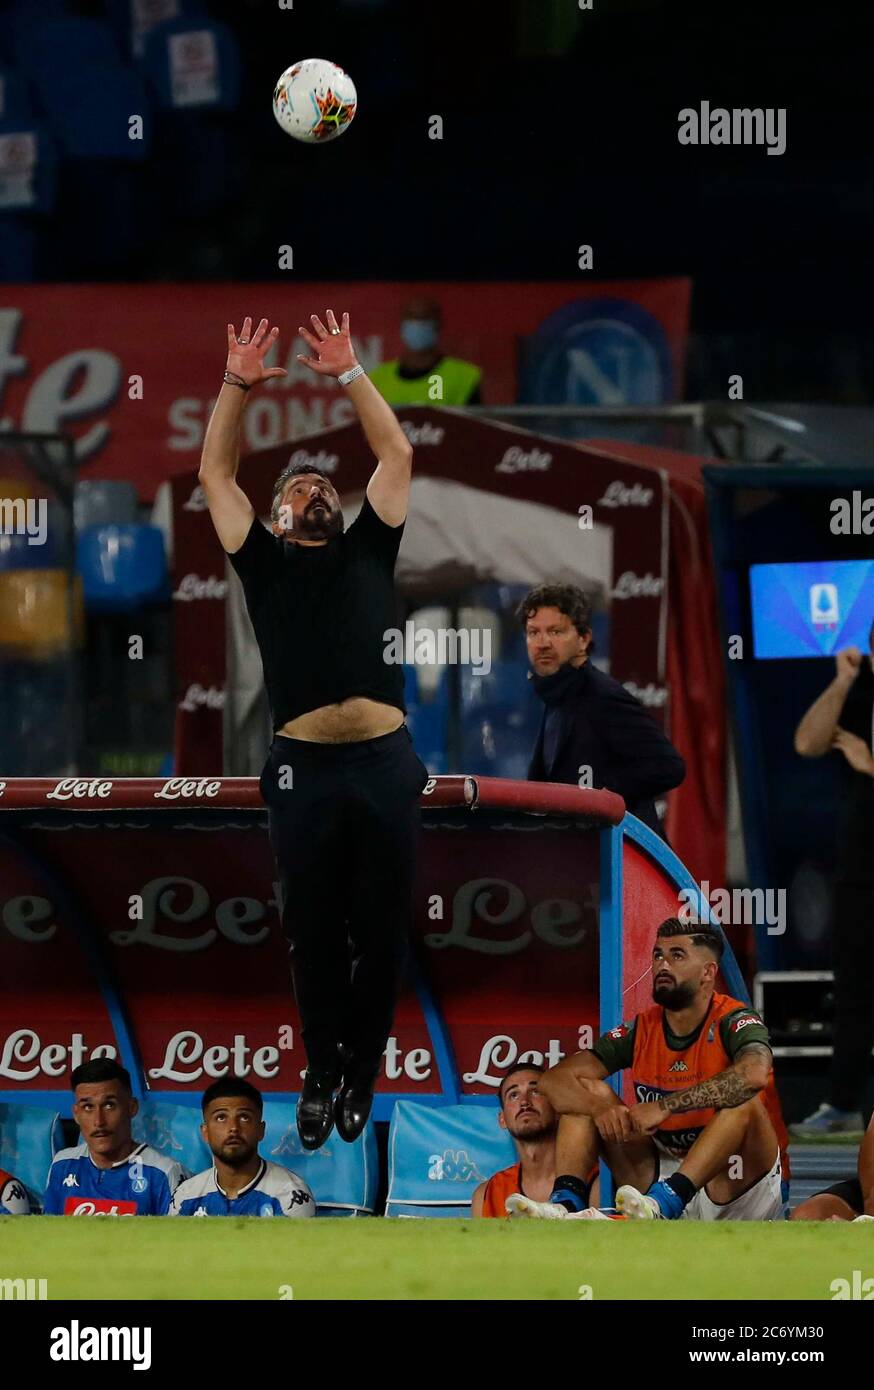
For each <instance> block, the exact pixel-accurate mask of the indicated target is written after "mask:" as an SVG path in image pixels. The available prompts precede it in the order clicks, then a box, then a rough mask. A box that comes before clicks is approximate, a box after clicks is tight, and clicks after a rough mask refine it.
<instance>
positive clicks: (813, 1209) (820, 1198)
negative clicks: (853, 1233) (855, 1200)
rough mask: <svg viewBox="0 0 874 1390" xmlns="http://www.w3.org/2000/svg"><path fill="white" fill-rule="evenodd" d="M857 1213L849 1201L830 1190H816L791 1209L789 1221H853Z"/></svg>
mask: <svg viewBox="0 0 874 1390" xmlns="http://www.w3.org/2000/svg"><path fill="white" fill-rule="evenodd" d="M856 1215H857V1213H856V1212H855V1211H853V1208H852V1207H851V1206H850V1204H849V1202H845V1201H844V1200H843V1198H842V1197H835V1195H834V1194H833V1193H831V1192H818V1193H817V1194H816V1196H815V1197H808V1199H807V1201H806V1202H801V1203H800V1205H799V1206H797V1207H796V1208H795V1210H794V1211H793V1213H792V1215H791V1217H790V1220H791V1221H855V1219H856Z"/></svg>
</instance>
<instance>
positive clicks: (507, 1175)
mask: <svg viewBox="0 0 874 1390" xmlns="http://www.w3.org/2000/svg"><path fill="white" fill-rule="evenodd" d="M542 1076H543V1067H539V1066H535V1065H534V1064H533V1063H532V1062H520V1063H519V1064H518V1065H517V1066H515V1067H510V1069H509V1070H508V1071H507V1072H506V1073H505V1075H504V1076H503V1077H502V1078H501V1084H500V1086H499V1087H498V1100H499V1102H500V1106H501V1108H500V1110H499V1111H498V1125H499V1126H500V1128H501V1129H505V1130H506V1131H507V1133H508V1134H509V1135H510V1137H511V1138H512V1140H513V1143H514V1144H515V1146H516V1152H517V1154H518V1155H519V1162H518V1163H512V1164H511V1165H510V1167H509V1168H502V1169H501V1171H500V1172H499V1173H493V1174H492V1176H491V1177H490V1178H489V1179H488V1180H487V1181H486V1182H481V1183H480V1185H479V1187H478V1188H477V1189H476V1191H475V1192H474V1194H473V1198H472V1199H471V1204H470V1211H471V1216H500V1217H506V1215H507V1212H506V1209H505V1203H506V1200H507V1198H508V1197H509V1196H510V1194H511V1193H512V1192H522V1193H524V1194H525V1196H526V1197H532V1198H533V1199H534V1200H535V1201H537V1202H543V1201H546V1200H547V1199H548V1198H549V1195H550V1193H551V1192H552V1188H553V1182H554V1179H555V1131H556V1126H557V1124H558V1116H557V1115H556V1113H555V1111H554V1110H553V1108H552V1106H551V1105H550V1103H549V1101H548V1100H547V1099H546V1097H545V1096H542V1095H541V1094H540V1078H541V1077H542Z"/></svg>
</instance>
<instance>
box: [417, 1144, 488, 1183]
mask: <svg viewBox="0 0 874 1390" xmlns="http://www.w3.org/2000/svg"><path fill="white" fill-rule="evenodd" d="M428 1164H429V1168H428V1178H429V1180H430V1181H431V1182H483V1181H484V1178H483V1175H482V1173H481V1172H480V1171H479V1169H478V1168H477V1166H476V1160H475V1159H472V1158H471V1157H470V1155H469V1154H468V1152H467V1150H466V1149H458V1150H455V1149H446V1150H445V1151H444V1152H443V1153H442V1154H430V1155H429V1158H428Z"/></svg>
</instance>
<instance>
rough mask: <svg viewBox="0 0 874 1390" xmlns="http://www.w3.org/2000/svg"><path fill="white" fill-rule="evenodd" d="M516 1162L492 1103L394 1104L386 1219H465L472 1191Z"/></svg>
mask: <svg viewBox="0 0 874 1390" xmlns="http://www.w3.org/2000/svg"><path fill="white" fill-rule="evenodd" d="M515 1159H516V1150H515V1148H514V1146H513V1141H512V1139H511V1138H510V1136H509V1134H508V1133H507V1131H506V1130H503V1129H499V1128H498V1108H497V1105H494V1106H492V1105H447V1106H442V1107H438V1106H430V1105H419V1104H418V1103H417V1102H416V1101H412V1100H399V1101H398V1102H397V1103H396V1105H395V1108H394V1114H393V1115H392V1120H391V1127H390V1129H389V1137H388V1164H389V1169H388V1199H387V1201H386V1208H385V1214H386V1216H460V1217H467V1216H470V1202H471V1198H472V1197H473V1193H474V1189H475V1188H476V1187H477V1186H478V1185H479V1184H480V1183H481V1182H483V1181H485V1179H486V1178H490V1177H491V1175H492V1174H493V1173H497V1172H498V1171H499V1170H500V1169H501V1168H507V1167H509V1165H510V1164H511V1163H513V1162H514V1161H515Z"/></svg>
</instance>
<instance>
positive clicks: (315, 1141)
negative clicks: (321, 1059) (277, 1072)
mask: <svg viewBox="0 0 874 1390" xmlns="http://www.w3.org/2000/svg"><path fill="white" fill-rule="evenodd" d="M337 1080H338V1078H337V1077H336V1075H335V1074H332V1073H329V1072H312V1071H307V1074H306V1076H305V1077H304V1081H303V1089H302V1090H301V1093H300V1098H299V1100H298V1102H297V1132H298V1134H299V1135H300V1142H301V1143H302V1144H303V1146H304V1148H305V1149H320V1148H321V1147H322V1145H323V1144H324V1142H325V1140H326V1139H327V1137H328V1135H329V1134H330V1133H331V1130H332V1129H333V1128H334V1091H335V1089H336V1086H337Z"/></svg>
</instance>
